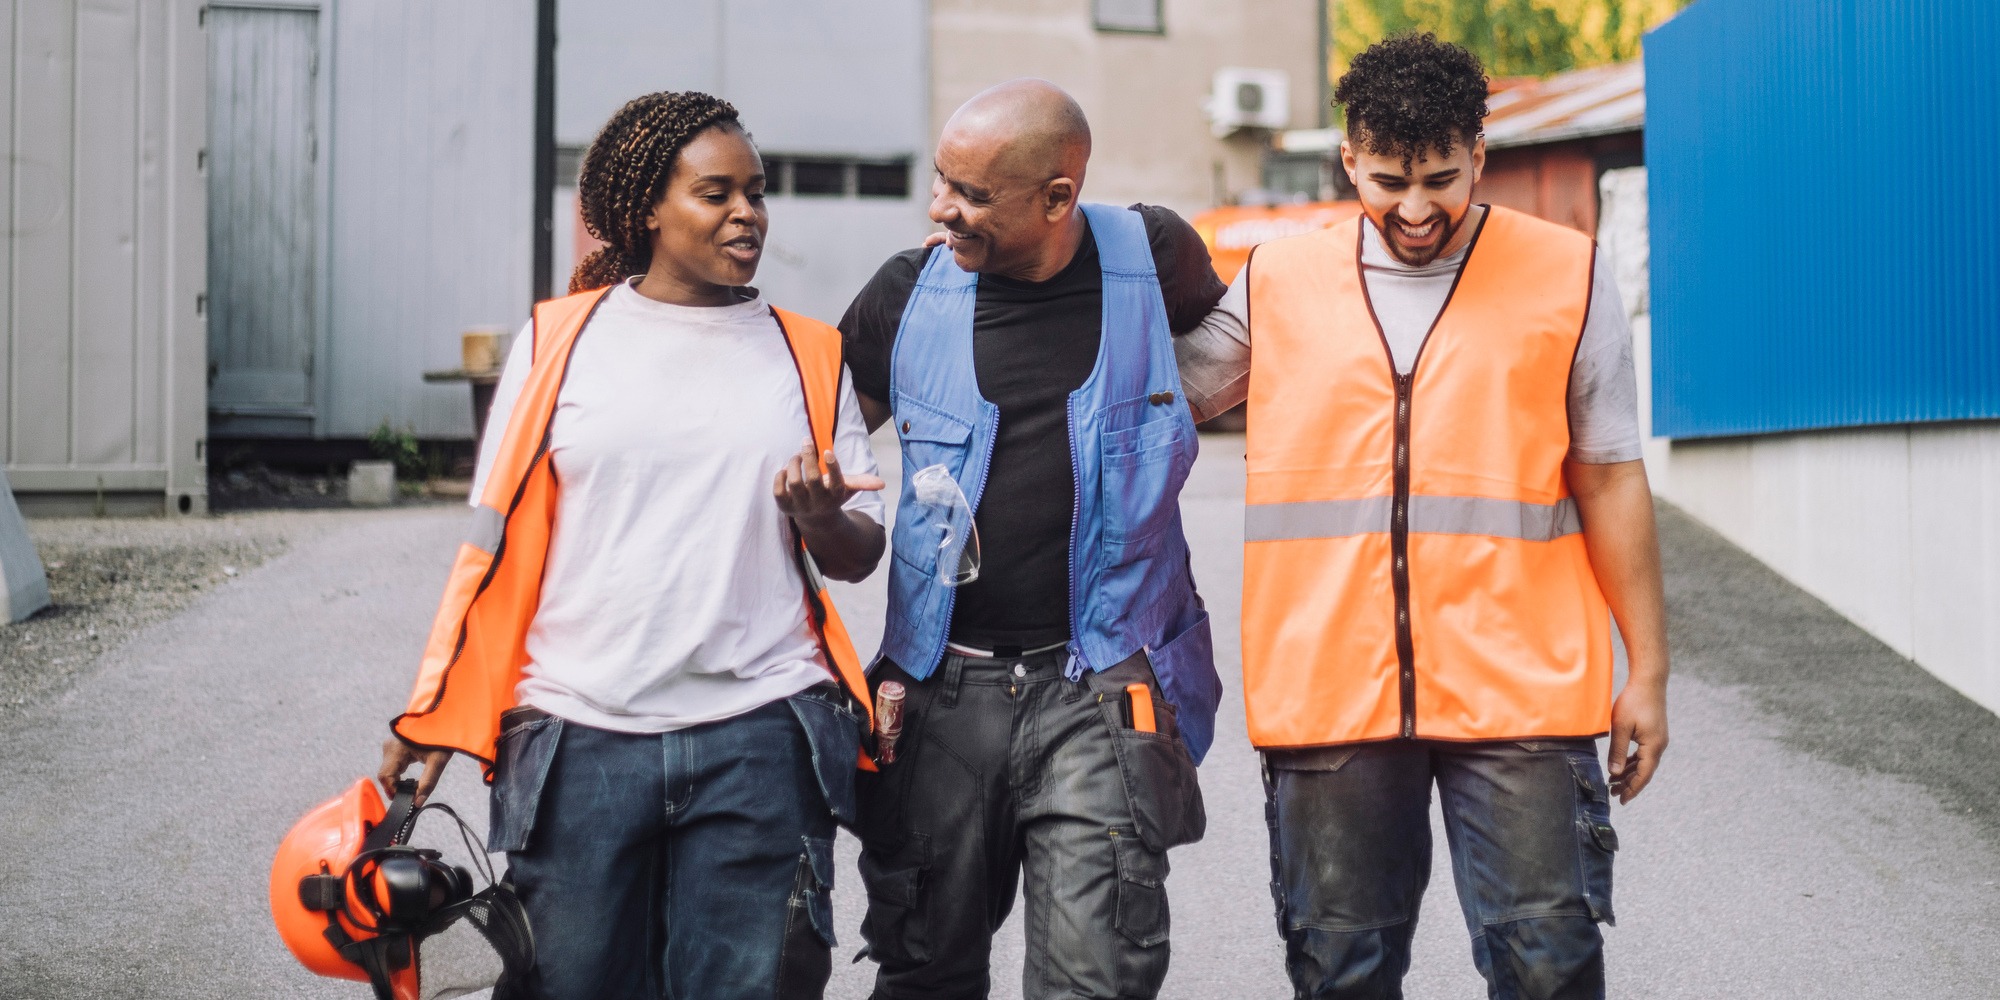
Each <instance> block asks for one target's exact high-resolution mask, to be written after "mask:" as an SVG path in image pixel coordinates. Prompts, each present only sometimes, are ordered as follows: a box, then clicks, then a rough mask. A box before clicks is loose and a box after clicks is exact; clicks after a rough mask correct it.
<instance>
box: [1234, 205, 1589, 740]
mask: <svg viewBox="0 0 2000 1000" xmlns="http://www.w3.org/2000/svg"><path fill="white" fill-rule="evenodd" d="M1361 238H1362V229H1361V220H1360V219H1355V220H1350V221H1348V222H1345V223H1342V224H1341V225H1339V226H1336V227H1334V228H1332V229H1328V230H1324V231H1322V232H1318V233H1310V234H1306V235H1303V236H1297V237H1292V238H1288V239H1282V240H1277V241H1273V242H1269V243H1265V244H1263V245H1262V246H1260V247H1258V248H1257V251H1256V253H1255V255H1254V256H1253V257H1252V258H1251V260H1250V263H1249V265H1248V268H1249V282H1250V286H1249V311H1250V312H1249V318H1250V331H1251V343H1252V344H1253V345H1254V347H1253V350H1254V352H1255V355H1254V356H1255V362H1254V364H1253V365H1252V366H1251V370H1250V398H1249V432H1248V438H1247V442H1246V448H1247V456H1246V457H1247V465H1248V473H1249V478H1248V485H1247V492H1246V497H1245V499H1246V506H1245V516H1244V539H1245V541H1244V551H1243V689H1244V697H1245V699H1246V701H1247V703H1248V704H1247V711H1248V718H1249V726H1250V741H1251V743H1253V744H1255V745H1256V746H1258V747H1260V748H1274V747H1308V746H1324V745H1329V744H1337V743H1352V742H1359V741H1364V740H1382V739H1394V738H1397V737H1403V738H1419V739H1436V740H1496V739H1526V738H1531V737H1577V736H1592V735H1600V734H1603V733H1605V732H1607V731H1608V730H1609V729H1610V719H1611V630H1610V629H1611V626H1610V616H1609V613H1608V611H1607V609H1606V606H1605V602H1604V595H1603V594H1602V593H1601V592H1600V591H1599V590H1598V586H1597V578H1596V577H1595V576H1594V575H1593V574H1592V572H1591V569H1590V560H1589V555H1588V553H1587V552H1586V551H1585V549H1584V541H1583V536H1582V534H1581V531H1582V525H1581V521H1580V520H1579V518H1578V516H1577V510H1576V501H1575V500H1574V499H1573V498H1572V497H1571V496H1570V492H1569V488H1568V486H1567V485H1566V484H1565V483H1564V481H1563V474H1562V464H1563V459H1564V457H1565V456H1566V455H1567V454H1568V452H1569V419H1568V398H1569V375H1570V367H1571V364H1572V363H1573V362H1574V360H1575V357H1576V349H1577V344H1578V341H1579V340H1580V338H1581V337H1582V335H1583V325H1584V317H1585V315H1586V314H1587V313H1588V312H1589V307H1590V288H1591V269H1592V266H1593V259H1594V257H1595V255H1596V248H1595V246H1594V244H1593V243H1592V241H1591V240H1590V239H1589V238H1588V237H1586V236H1583V235H1582V234H1580V233H1577V232H1575V231H1573V230H1570V229H1566V228H1563V227H1561V226H1557V225H1555V224H1552V223H1548V222H1543V221H1541V220H1539V219H1536V218H1533V217H1532V216H1528V215H1523V214H1521V213H1518V212H1512V211H1508V210H1507V209H1503V208H1493V209H1489V210H1488V212H1487V215H1486V218H1485V220H1484V223H1483V224H1482V225H1481V226H1480V229H1479V230H1478V231H1477V232H1476V233H1475V234H1474V236H1473V241H1472V246H1471V250H1470V252H1469V253H1468V254H1467V259H1466V262H1465V266H1464V268H1463V270H1462V271H1461V272H1460V274H1459V277H1458V282H1457V284H1456V285H1455V286H1454V287H1453V289H1452V292H1451V294H1450V297H1449V298H1448V299H1447V300H1446V305H1445V307H1444V310H1443V312H1442V313H1440V314H1439V316H1438V318H1437V320H1436V322H1435V324H1434V325H1433V326H1432V327H1431V330H1430V333H1429V335H1428V337H1427V338H1426V339H1425V342H1424V345H1423V347H1422V348H1421V350H1419V352H1418V356H1417V363H1416V364H1415V366H1414V368H1413V370H1412V372H1411V374H1409V375H1397V374H1396V372H1395V368H1394V366H1393V364H1392V363H1391V360H1390V356H1389V351H1388V341H1387V340H1386V338H1384V337H1383V335H1382V332H1381V329H1380V327H1379V326H1378V324H1377V322H1376V320H1375V314H1374V311H1373V308H1372V306H1371V305H1370V304H1369V301H1368V291H1367V286H1366V285H1365V283H1364V282H1363V279H1362V274H1361V260H1360V253H1361Z"/></svg>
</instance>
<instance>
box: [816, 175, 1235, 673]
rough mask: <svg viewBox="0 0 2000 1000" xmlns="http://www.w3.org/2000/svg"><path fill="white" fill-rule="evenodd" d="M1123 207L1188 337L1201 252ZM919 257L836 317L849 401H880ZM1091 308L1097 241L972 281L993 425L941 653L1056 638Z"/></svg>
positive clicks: (1158, 217) (885, 274)
mask: <svg viewBox="0 0 2000 1000" xmlns="http://www.w3.org/2000/svg"><path fill="white" fill-rule="evenodd" d="M1132 207H1133V208H1135V209H1137V210H1138V212H1139V213H1140V215H1141V216H1142V217H1143V218H1144V219H1145V222H1146V239H1147V242H1149V243H1150V244H1151V245H1152V248H1153V266H1154V268H1155V269H1156V270H1157V271H1158V272H1159V277H1160V293H1161V297H1162V298H1164V299H1165V300H1166V306H1167V322H1168V325H1169V326H1171V327H1172V329H1173V332H1175V333H1184V332H1186V331H1188V330H1191V329H1193V328H1194V327H1195V326H1197V325H1199V324H1200V323H1201V320H1202V317H1204V316H1206V315H1208V312H1209V310H1210V309H1213V308H1214V307H1215V304H1216V303H1217V302H1218V301H1220V300H1221V299H1222V293H1223V292H1224V291H1226V289H1225V287H1224V286H1223V284H1222V280H1221V279H1220V278H1217V277H1216V275H1215V268H1214V266H1213V265H1211V264H1210V263H1209V259H1208V248H1207V247H1206V246H1204V245H1203V244H1202V242H1201V237H1200V236H1199V235H1197V234H1196V233H1195V231H1194V227H1193V226H1190V225H1188V224H1187V222H1186V221H1185V220H1183V219H1182V218H1181V217H1180V216H1178V215H1175V214H1174V213H1173V212H1171V211H1169V210H1167V209H1164V208H1158V207H1155V206H1151V205H1134V206H1132ZM928 258H929V251H927V250H922V249H918V250H905V251H903V252H902V253H899V254H897V255H895V256H894V257H891V258H889V260H888V262H887V263H885V264H883V265H882V268H881V270H879V271H877V272H875V277H874V278H872V279H870V280H869V282H868V285H867V287H865V288H863V289H862V290H861V294H860V295H858V296H856V297H855V299H854V303H853V304H852V305H850V306H848V307H847V315H846V316H843V317H842V318H841V320H840V332H841V335H842V339H843V340H844V341H845V344H846V354H847V365H848V368H849V369H850V370H851V371H852V372H853V374H854V389H855V391H856V392H858V393H860V394H862V395H864V396H868V397H871V398H873V399H875V400H877V401H879V402H882V403H887V402H888V401H889V378H890V370H889V368H890V364H889V363H890V358H891V357H892V351H893V348H894V346H895V341H896V330H897V328H898V327H899V326H900V325H901V324H902V319H903V307H904V306H906V305H908V304H909V301H910V293H911V292H912V291H913V290H914V289H915V288H916V284H917V275H918V273H919V272H921V271H922V270H923V266H924V262H925V261H926V260H927V259H928ZM1103 302H1104V281H1103V275H1102V273H1101V272H1100V271H1099V269H1098V263H1097V241H1096V240H1095V239H1094V238H1091V237H1090V236H1088V235H1086V237H1085V239H1084V240H1083V243H1082V244H1081V245H1080V246H1079V247H1078V248H1077V253H1076V257H1075V258H1074V259H1072V260H1071V261H1070V263H1069V266H1067V267H1065V268H1063V270H1062V273H1060V274H1057V275H1056V276H1055V277H1053V278H1050V279H1049V280H1047V281H1043V282H1034V283H1030V282H1022V281H1012V280H1009V279H1006V278H1002V277H997V276H994V275H985V274H982V275H980V276H979V291H978V296H977V299H976V302H975V305H974V307H973V320H972V356H973V365H974V367H975V368H976V369H977V373H978V378H979V393H980V395H982V396H984V397H986V399H987V400H988V401H990V402H992V403H993V404H994V405H996V406H998V407H999V408H1000V428H999V434H998V436H997V438H996V439H995V441H994V444H993V464H992V466H991V468H990V469H989V470H988V471H987V477H986V491H985V494H984V495H983V496H982V497H981V498H980V501H979V511H978V515H977V517H976V521H977V523H978V527H979V550H980V563H981V565H980V570H979V579H977V580H975V581H973V582H972V583H969V584H966V585H965V586H964V587H962V588H960V589H959V592H958V598H957V604H956V608H955V609H954V611H953V614H952V623H951V638H952V640H953V641H954V642H958V643H962V644H964V645H968V646H975V647H979V648H982V649H989V648H994V647H1013V646H1018V647H1021V648H1024V649H1025V648H1033V647H1036V646H1045V645H1049V644H1051V643H1057V642H1062V641H1064V640H1066V639H1068V638H1069V530H1070V518H1071V516H1072V513H1073V512H1074V510H1075V505H1076V476H1075V473H1074V472H1072V471H1071V468H1070V454H1069V411H1068V399H1069V394H1070V393H1071V392H1074V391H1075V390H1076V389H1077V388H1078V387H1080V386H1082V385H1083V383H1084V381H1085V380H1086V379H1088V378H1090V372H1091V369H1092V368H1094V367H1095V366H1096V364H1097V348H1098V342H1099V341H1100V340H1101V339H1102V338H1103V330H1102V327H1101V323H1102V320H1103ZM906 471H907V470H906Z"/></svg>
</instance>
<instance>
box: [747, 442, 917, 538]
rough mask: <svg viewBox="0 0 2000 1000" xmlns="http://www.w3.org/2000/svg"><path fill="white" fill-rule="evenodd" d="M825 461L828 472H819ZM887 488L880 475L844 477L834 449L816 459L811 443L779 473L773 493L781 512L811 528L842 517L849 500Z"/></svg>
mask: <svg viewBox="0 0 2000 1000" xmlns="http://www.w3.org/2000/svg"><path fill="white" fill-rule="evenodd" d="M821 461H824V462H825V464H826V471H825V472H824V473H822V472H820V471H819V467H820V463H821ZM887 485H888V484H887V483H885V482H883V481H882V477H880V476H847V475H843V474H842V473H841V471H840V460H839V459H837V458H835V457H834V456H833V452H832V451H831V450H828V451H826V452H824V453H823V454H821V455H819V456H815V455H814V454H813V444H812V442H811V441H807V442H806V443H805V445H804V446H803V447H801V448H800V449H799V453H798V454H796V455H793V456H792V457H791V458H790V459H789V460H787V461H786V462H785V467H784V468H783V469H780V470H779V471H778V478H777V479H776V480H775V481H774V482H773V483H772V484H771V491H772V494H773V495H774V496H776V498H777V500H778V509H779V510H782V511H784V512H785V514H786V516H788V517H790V518H791V519H792V520H794V521H797V522H798V523H799V525H800V527H807V528H809V527H815V526H819V525H824V524H826V523H827V522H829V521H831V520H834V519H837V518H839V517H840V516H841V507H842V506H843V505H844V504H846V503H847V498H848V497H851V496H853V495H854V494H856V493H861V492H865V491H868V490H879V489H882V488H883V487H885V486H887Z"/></svg>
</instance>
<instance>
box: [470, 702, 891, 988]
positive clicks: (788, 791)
mask: <svg viewBox="0 0 2000 1000" xmlns="http://www.w3.org/2000/svg"><path fill="white" fill-rule="evenodd" d="M859 742H860V722H859V720H858V719H857V718H856V716H855V715H854V713H853V712H852V711H850V710H849V709H848V708H847V707H846V705H845V696H844V695H841V694H839V693H838V692H837V691H834V690H832V689H830V688H816V689H814V690H813V691H808V692H806V693H804V694H801V695H798V696H795V697H793V698H791V699H789V700H787V701H781V702H775V703H772V704H769V705H765V706H764V707H762V708H759V709H757V710H756V711H753V712H749V713H747V714H744V715H741V716H738V717H736V718H733V719H727V720H724V721H722V722H716V723H710V724H708V725H702V726H695V727H692V728H689V729H683V730H679V731H677V732H671V733H661V734H653V735H635V734H630V733H616V732H610V731H607V730H602V729H593V728H591V727H588V726H582V725H578V724H576V723H571V722H565V721H564V720H562V719H559V718H556V717H554V716H541V717H540V718H538V719H535V720H533V721H529V722H525V723H520V724H516V725H513V726H511V727H510V728H507V729H506V730H504V732H503V734H502V736H501V739H500V749H499V754H498V757H499V759H498V761H497V762H496V765H495V775H494V782H493V822H492V826H491V829H490V832H489V836H488V847H489V849H492V850H504V851H506V852H507V860H508V866H509V867H508V874H507V880H508V881H510V882H512V883H513V884H514V886H515V887H516V888H517V889H518V890H519V892H520V894H521V902H522V904H523V905H524V906H525V907H526V908H527V911H528V918H529V920H530V922H531V923H532V924H533V926H534V931H535V948H536V963H535V970H534V973H533V975H532V976H531V977H530V978H531V981H530V982H527V983H522V984H518V985H517V986H515V987H513V989H512V991H511V992H509V991H507V990H503V991H502V992H501V995H503V996H511V997H532V998H538V1000H584V998H626V997H633V998H637V997H644V998H648V1000H653V998H663V997H672V998H679V1000H735V998H741V1000H750V998H753V997H754V998H757V1000H771V998H773V997H776V998H779V1000H788V998H793V997H813V998H816V997H819V996H821V994H822V993H823V991H824V990H825V987H826V982H827V978H828V976H830V975H831V973H832V968H833V966H832V953H831V949H832V947H833V944H834V934H833V909H832V901H831V899H830V893H831V892H832V889H833V831H834V823H835V820H836V818H838V819H840V820H841V821H843V822H851V820H852V817H853V803H854V789H853V773H854V760H855V754H856V752H857V750H858V747H859Z"/></svg>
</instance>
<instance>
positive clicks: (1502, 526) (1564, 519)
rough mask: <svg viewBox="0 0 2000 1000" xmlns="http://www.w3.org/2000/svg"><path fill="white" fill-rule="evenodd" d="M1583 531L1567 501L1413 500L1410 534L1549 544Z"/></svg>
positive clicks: (1418, 498)
mask: <svg viewBox="0 0 2000 1000" xmlns="http://www.w3.org/2000/svg"><path fill="white" fill-rule="evenodd" d="M1582 530H1583V518H1581V517H1579V516H1577V512H1576V501H1575V500H1573V499H1571V498H1569V497H1564V498H1563V499H1561V500H1558V501H1556V502H1555V503H1552V504H1541V503H1522V502H1521V501H1519V500H1495V499H1493V498H1491V497H1429V496H1413V497H1411V498H1410V533H1411V534H1416V533H1419V532H1422V533H1425V534H1431V535H1489V536H1491V537H1494V538H1519V539H1521V540H1523V541H1528V542H1549V541H1554V540H1555V539H1558V538H1561V537H1562V536H1564V535H1574V534H1576V533H1577V532H1579V531H1582Z"/></svg>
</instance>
